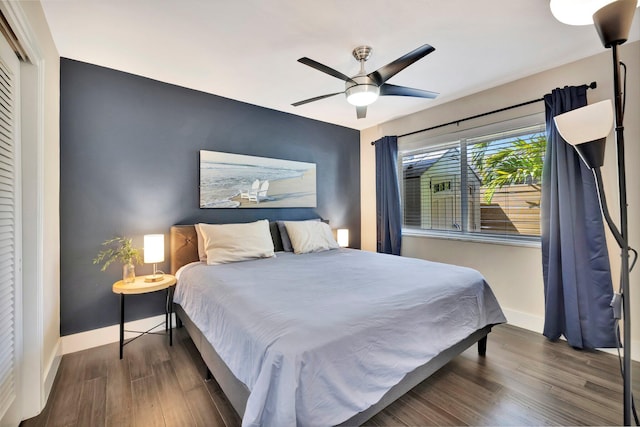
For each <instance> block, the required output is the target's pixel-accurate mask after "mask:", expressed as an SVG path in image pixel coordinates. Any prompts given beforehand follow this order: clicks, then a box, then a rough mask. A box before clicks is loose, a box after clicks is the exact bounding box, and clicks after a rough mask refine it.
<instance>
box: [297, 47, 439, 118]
mask: <svg viewBox="0 0 640 427" xmlns="http://www.w3.org/2000/svg"><path fill="white" fill-rule="evenodd" d="M371 50H372V49H371V47H369V46H358V47H356V48H355V49H353V52H352V53H353V56H354V58H356V60H357V61H359V62H360V72H359V73H358V74H356V75H355V76H353V77H349V76H346V75H344V74H342V73H341V72H340V71H336V70H334V69H333V68H331V67H327V66H326V65H324V64H321V63H319V62H317V61H314V60H313V59H309V58H307V57H304V58H300V59H298V62H300V63H302V64H305V65H308V66H309V67H311V68H315V69H316V70H318V71H322V72H323V73H326V74H329V75H330V76H333V77H336V78H338V79H340V80H344V81H345V82H346V83H345V90H344V91H342V92H335V93H329V94H327V95H320V96H316V97H314V98H309V99H305V100H304V101H299V102H295V103H293V104H291V105H293V106H294V107H297V106H299V105H303V104H308V103H309V102H314V101H319V100H321V99H325V98H329V97H331V96H334V95H339V94H341V93H344V94H345V95H346V96H347V102H349V103H350V104H352V105H355V106H356V114H357V116H358V118H359V119H363V118H365V117H366V116H367V105H370V104H372V103H373V102H374V101H375V100H376V99H378V95H380V96H389V95H394V96H412V97H417V98H431V99H433V98H435V97H436V96H438V93H436V92H430V91H427V90H422V89H414V88H410V87H405V86H396V85H392V84H388V83H386V81H387V80H389V79H390V78H391V77H393V76H395V75H396V74H398V73H399V72H400V71H402V70H404V69H405V68H407V67H408V66H409V65H411V64H413V63H414V62H416V61H417V60H419V59H421V58H423V57H425V56H426V55H428V54H430V53H431V52H433V51H434V50H435V48H434V47H433V46H430V45H428V44H425V45H422V46H420V47H419V48H417V49H415V50H413V51H411V52H409V53H407V54H406V55H404V56H401V57H400V58H398V59H396V60H395V61H393V62H390V63H389V64H387V65H385V66H383V67H380V68H378V69H377V70H376V71H374V72H372V73H369V74H366V71H365V70H364V63H365V61H366V60H367V59H369V58H370V57H371Z"/></svg>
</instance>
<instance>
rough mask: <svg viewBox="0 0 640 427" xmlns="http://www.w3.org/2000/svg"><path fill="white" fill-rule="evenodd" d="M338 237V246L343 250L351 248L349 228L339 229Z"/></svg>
mask: <svg viewBox="0 0 640 427" xmlns="http://www.w3.org/2000/svg"><path fill="white" fill-rule="evenodd" d="M336 237H337V239H336V240H337V241H338V246H340V247H341V248H346V247H347V246H349V229H348V228H338V231H337V232H336Z"/></svg>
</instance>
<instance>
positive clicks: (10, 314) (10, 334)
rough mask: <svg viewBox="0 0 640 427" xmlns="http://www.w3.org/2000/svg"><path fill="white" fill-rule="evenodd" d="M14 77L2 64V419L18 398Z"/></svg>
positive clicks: (0, 357)
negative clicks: (16, 374)
mask: <svg viewBox="0 0 640 427" xmlns="http://www.w3.org/2000/svg"><path fill="white" fill-rule="evenodd" d="M14 90H15V88H14V84H13V76H12V73H11V71H10V70H9V68H8V67H7V66H6V65H5V64H4V62H3V61H0V343H2V344H1V345H0V418H2V416H3V415H4V414H5V413H6V411H7V409H8V408H9V406H10V405H11V403H12V402H13V401H14V399H15V397H16V378H15V370H16V365H15V363H16V361H15V352H16V343H15V291H16V289H15V286H16V277H15V272H16V255H15V254H16V249H15V248H16V241H15V233H16V218H15V212H16V205H15V193H16V174H15V166H16V165H15V162H16V156H15V154H16V153H15V150H16V144H15V142H16V141H15V129H14V126H15V124H14V123H15V117H14V113H15V111H14V110H15V104H14V99H15V94H14Z"/></svg>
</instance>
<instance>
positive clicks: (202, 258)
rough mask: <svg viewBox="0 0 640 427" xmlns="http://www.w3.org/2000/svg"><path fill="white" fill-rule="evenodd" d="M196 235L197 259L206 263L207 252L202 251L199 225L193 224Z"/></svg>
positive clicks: (202, 244) (202, 243)
mask: <svg viewBox="0 0 640 427" xmlns="http://www.w3.org/2000/svg"><path fill="white" fill-rule="evenodd" d="M195 228H196V235H197V236H198V259H199V260H200V261H202V262H207V251H205V249H204V237H203V236H202V232H201V231H200V224H195Z"/></svg>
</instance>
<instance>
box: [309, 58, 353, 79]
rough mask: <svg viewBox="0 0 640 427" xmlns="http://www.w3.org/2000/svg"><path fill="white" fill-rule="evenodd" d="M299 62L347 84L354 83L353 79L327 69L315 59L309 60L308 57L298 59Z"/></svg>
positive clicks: (329, 68)
mask: <svg viewBox="0 0 640 427" xmlns="http://www.w3.org/2000/svg"><path fill="white" fill-rule="evenodd" d="M298 62H300V63H301V64H304V65H308V66H309V67H311V68H315V69H316V70H318V71H322V72H323V73H326V74H329V75H330V76H333V77H336V78H338V79H340V80H344V81H345V82H352V81H353V80H351V77H349V76H345V75H344V74H342V73H341V72H340V71H336V70H334V69H333V68H331V67H327V66H326V65H324V64H321V63H319V62H318V61H314V60H313V59H310V58H307V57H306V56H305V57H304V58H300V59H298ZM354 83H355V82H354Z"/></svg>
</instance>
